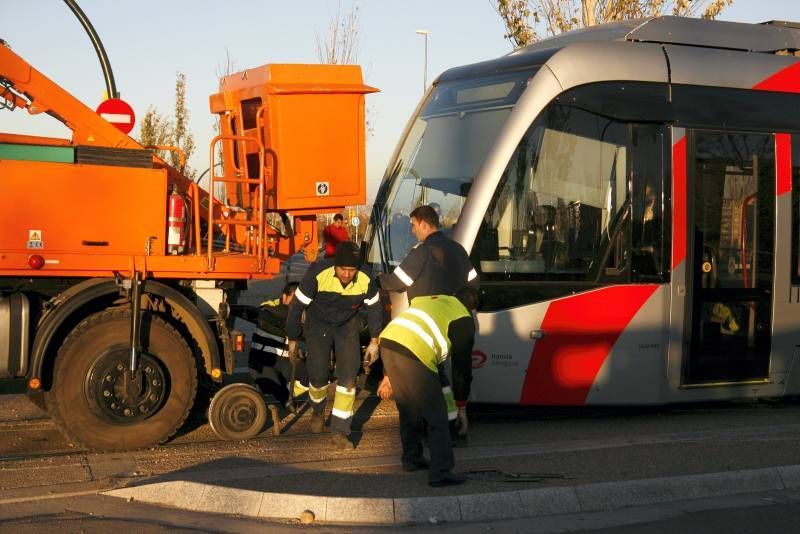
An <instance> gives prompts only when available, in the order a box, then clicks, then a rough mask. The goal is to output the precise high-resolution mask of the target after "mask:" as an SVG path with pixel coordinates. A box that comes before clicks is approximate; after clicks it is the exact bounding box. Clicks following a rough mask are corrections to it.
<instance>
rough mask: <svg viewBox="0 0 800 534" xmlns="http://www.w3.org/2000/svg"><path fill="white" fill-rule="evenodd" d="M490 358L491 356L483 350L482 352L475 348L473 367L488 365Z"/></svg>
mask: <svg viewBox="0 0 800 534" xmlns="http://www.w3.org/2000/svg"><path fill="white" fill-rule="evenodd" d="M488 360H489V358H488V357H487V356H486V354H485V353H483V352H481V351H479V350H473V351H472V368H473V369H480V368H481V367H483V366H484V365H486V362H487V361H488Z"/></svg>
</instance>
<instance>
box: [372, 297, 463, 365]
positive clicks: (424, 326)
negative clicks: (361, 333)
mask: <svg viewBox="0 0 800 534" xmlns="http://www.w3.org/2000/svg"><path fill="white" fill-rule="evenodd" d="M469 316H470V313H469V311H467V308H465V307H464V305H463V304H461V302H460V301H459V300H458V299H457V298H455V297H451V296H449V295H432V296H427V297H415V298H413V299H411V304H410V306H409V307H408V308H407V309H406V310H404V311H403V312H402V313H401V314H400V315H398V316H397V317H395V318H394V319H392V320H391V322H390V323H389V324H388V325H386V328H384V329H383V332H381V335H380V338H381V339H389V340H392V341H394V342H395V343H399V344H400V345H402V346H404V347H406V348H407V349H408V350H410V351H411V352H412V353H413V354H414V355H415V356H416V357H417V358H419V360H420V361H421V362H422V363H423V364H424V365H425V366H426V367H427V368H428V369H430V370H431V371H433V372H434V373H435V372H437V369H436V368H437V366H438V365H440V364H441V363H442V362H444V361H445V360H446V359H447V355H448V354H449V352H450V345H451V343H450V338H449V337H448V336H447V332H448V330H449V328H450V323H452V322H453V321H456V320H458V319H461V318H463V317H469Z"/></svg>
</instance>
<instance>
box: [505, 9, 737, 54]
mask: <svg viewBox="0 0 800 534" xmlns="http://www.w3.org/2000/svg"><path fill="white" fill-rule="evenodd" d="M496 2H497V4H496V6H495V10H496V11H497V13H498V14H499V15H500V18H501V19H502V20H503V23H504V24H505V26H506V34H505V35H504V37H505V38H506V39H508V40H509V41H511V42H512V44H513V45H514V47H515V48H520V47H523V46H526V45H529V44H531V43H534V42H536V41H538V40H539V39H540V35H539V34H538V33H537V32H536V30H535V28H538V27H540V26H541V25H542V24H543V25H544V31H545V34H546V35H547V36H551V35H557V34H559V33H562V32H566V31H569V30H574V29H577V28H586V27H589V26H595V25H597V24H603V23H606V22H614V21H618V20H629V19H639V18H647V17H653V16H658V15H664V14H667V13H668V14H671V15H678V16H682V17H694V16H697V15H698V14H700V16H701V17H702V18H704V19H714V18H716V17H717V16H718V15H719V14H720V13H721V12H722V10H723V9H725V8H726V7H727V6H729V5H731V4H732V3H733V0H496Z"/></svg>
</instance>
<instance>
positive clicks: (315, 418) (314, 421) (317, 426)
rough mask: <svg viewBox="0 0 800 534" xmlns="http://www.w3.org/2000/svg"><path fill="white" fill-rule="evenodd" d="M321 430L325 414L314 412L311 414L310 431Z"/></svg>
mask: <svg viewBox="0 0 800 534" xmlns="http://www.w3.org/2000/svg"><path fill="white" fill-rule="evenodd" d="M323 430H325V414H324V413H316V412H314V413H313V414H311V432H313V433H314V434H321V433H322V431H323Z"/></svg>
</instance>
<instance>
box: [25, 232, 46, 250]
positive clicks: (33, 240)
mask: <svg viewBox="0 0 800 534" xmlns="http://www.w3.org/2000/svg"><path fill="white" fill-rule="evenodd" d="M28 248H44V241H42V231H41V230H28Z"/></svg>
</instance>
